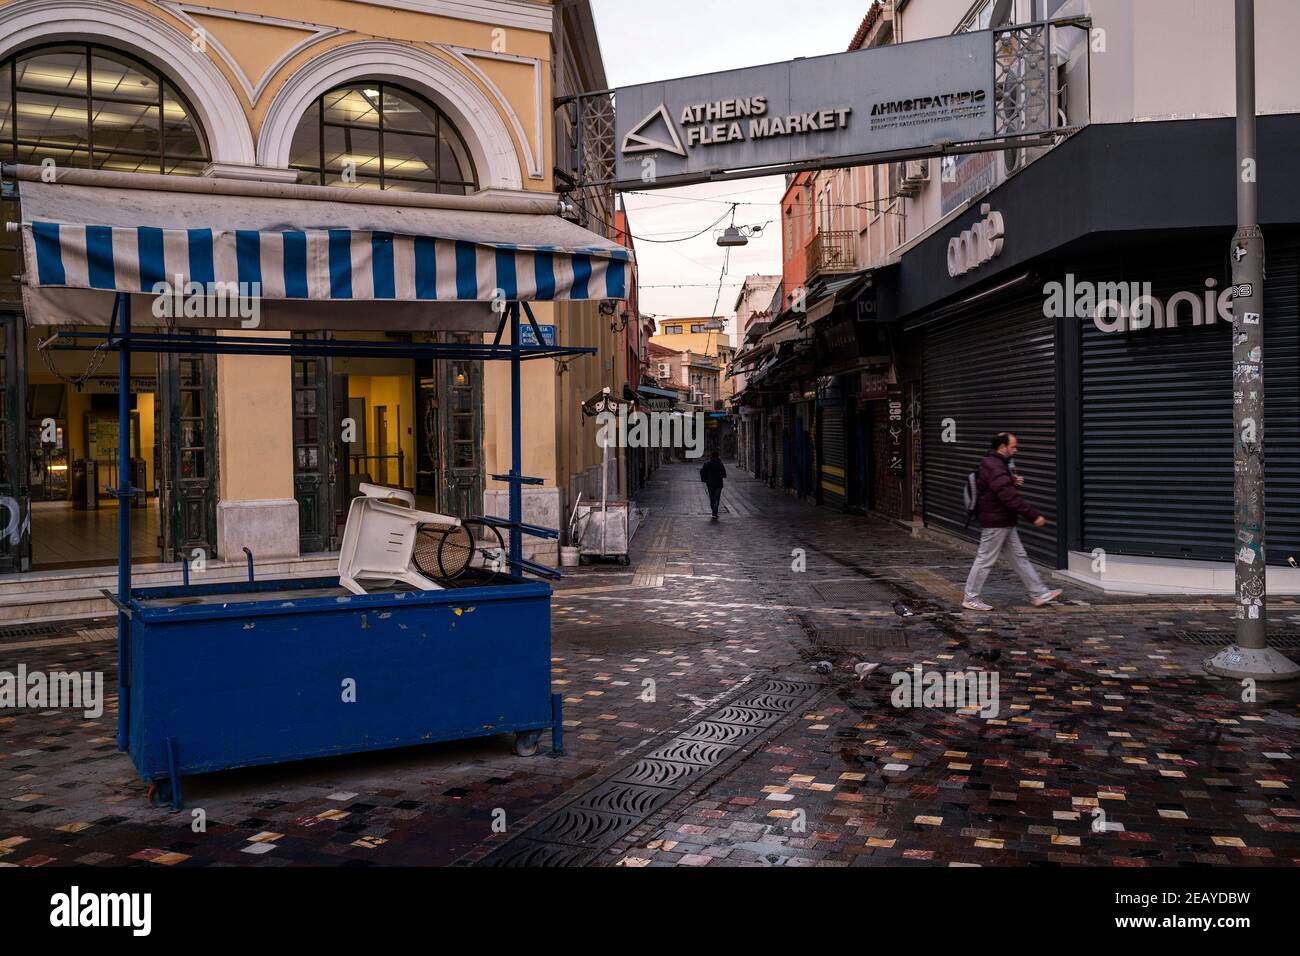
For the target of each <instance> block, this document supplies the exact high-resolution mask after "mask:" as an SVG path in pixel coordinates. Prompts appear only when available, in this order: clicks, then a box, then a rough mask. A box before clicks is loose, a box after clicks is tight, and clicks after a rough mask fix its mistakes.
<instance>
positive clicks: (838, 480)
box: [820, 387, 848, 508]
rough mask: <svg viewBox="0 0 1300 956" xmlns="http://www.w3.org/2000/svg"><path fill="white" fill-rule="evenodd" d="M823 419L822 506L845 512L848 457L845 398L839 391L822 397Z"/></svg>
mask: <svg viewBox="0 0 1300 956" xmlns="http://www.w3.org/2000/svg"><path fill="white" fill-rule="evenodd" d="M820 416H821V455H820V462H821V467H820V470H821V475H820V479H821V488H822V504H825V505H829V506H831V507H833V508H843V507H844V503H845V500H846V499H845V489H846V487H847V481H848V472H847V470H846V469H847V461H848V456H847V455H846V454H845V447H844V441H845V438H844V398H843V396H842V395H841V394H840V389H839V388H838V387H834V388H831V389H829V390H827V392H826V393H825V395H824V396H823V397H822V399H821V402H820Z"/></svg>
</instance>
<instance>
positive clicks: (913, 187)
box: [898, 159, 930, 196]
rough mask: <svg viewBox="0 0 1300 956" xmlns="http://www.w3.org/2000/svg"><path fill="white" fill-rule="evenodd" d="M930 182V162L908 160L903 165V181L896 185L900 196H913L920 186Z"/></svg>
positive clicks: (926, 160)
mask: <svg viewBox="0 0 1300 956" xmlns="http://www.w3.org/2000/svg"><path fill="white" fill-rule="evenodd" d="M929 181H930V161H929V160H928V159H909V160H908V161H907V162H906V163H904V164H903V179H902V182H900V183H899V185H898V192H899V195H901V196H915V195H917V194H918V193H919V192H920V191H921V186H922V185H924V184H925V183H928V182H929Z"/></svg>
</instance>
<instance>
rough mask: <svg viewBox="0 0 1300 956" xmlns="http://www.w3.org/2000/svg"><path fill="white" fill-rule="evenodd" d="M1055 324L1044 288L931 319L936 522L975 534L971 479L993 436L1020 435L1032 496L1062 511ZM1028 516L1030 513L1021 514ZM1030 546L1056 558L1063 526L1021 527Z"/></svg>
mask: <svg viewBox="0 0 1300 956" xmlns="http://www.w3.org/2000/svg"><path fill="white" fill-rule="evenodd" d="M1055 352H1056V349H1055V328H1054V323H1053V320H1051V319H1049V318H1047V317H1046V316H1045V315H1044V314H1043V298H1042V295H1041V293H1040V292H1038V291H1037V290H1035V291H1034V292H1024V291H1022V292H1020V293H1019V294H1017V295H1012V296H1005V297H1003V298H1002V299H1001V300H1000V302H997V303H993V304H990V305H987V306H983V307H982V308H981V309H979V310H978V311H969V312H966V313H964V314H961V315H958V316H954V317H952V318H950V319H946V320H944V321H942V322H936V323H934V324H932V325H929V326H927V327H925V329H924V373H923V382H922V390H923V397H922V407H923V416H924V436H923V442H924V466H923V475H924V488H925V494H924V503H925V504H924V507H925V520H926V522H927V524H930V525H933V526H936V527H939V528H941V529H943V530H946V531H951V532H955V533H957V534H960V535H962V536H964V537H967V538H976V537H978V535H979V527H978V525H975V524H973V523H972V524H971V526H970V527H964V526H965V525H966V506H965V503H964V501H963V497H962V488H963V486H964V484H965V481H966V475H967V474H968V473H969V472H971V471H973V470H974V469H975V467H976V466H977V465H978V464H979V460H980V458H981V457H982V456H983V455H984V453H985V451H987V449H988V446H989V440H990V439H991V438H992V437H993V436H994V435H996V434H997V433H999V432H1003V431H1009V432H1012V433H1014V434H1015V435H1016V436H1017V437H1018V438H1019V439H1020V454H1019V455H1018V456H1017V459H1016V465H1017V471H1018V473H1019V474H1021V475H1023V476H1024V478H1025V485H1024V487H1023V488H1022V489H1021V492H1022V494H1024V496H1025V498H1026V499H1027V500H1028V501H1029V502H1030V503H1031V504H1032V505H1033V506H1034V507H1035V508H1037V509H1038V510H1039V511H1041V512H1042V513H1043V514H1045V515H1047V516H1048V519H1049V520H1051V519H1052V518H1054V516H1055V513H1056V463H1057V456H1056V374H1055V362H1056V355H1055ZM1022 524H1023V523H1022ZM1021 534H1022V537H1023V539H1024V542H1025V547H1026V548H1027V549H1028V550H1029V552H1030V554H1031V555H1033V556H1034V557H1035V558H1037V559H1038V560H1041V561H1045V562H1048V563H1055V561H1056V536H1055V526H1054V525H1049V526H1048V527H1047V528H1044V529H1041V530H1040V529H1037V528H1030V527H1028V526H1027V525H1026V526H1024V527H1022V530H1021Z"/></svg>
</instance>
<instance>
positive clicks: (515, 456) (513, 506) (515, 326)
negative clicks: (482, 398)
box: [506, 302, 524, 578]
mask: <svg viewBox="0 0 1300 956" xmlns="http://www.w3.org/2000/svg"><path fill="white" fill-rule="evenodd" d="M506 308H507V309H509V311H510V478H511V481H510V561H511V564H510V574H511V576H512V577H516V578H522V577H523V576H524V570H523V568H521V567H520V566H519V564H518V561H519V559H520V558H522V557H523V551H524V549H523V532H522V531H520V529H519V525H520V522H522V521H523V520H524V499H523V486H522V485H521V484H520V482H519V478H520V476H521V475H523V473H524V453H523V421H522V415H521V409H520V388H519V303H518V302H511V303H510V304H509V305H508V306H506Z"/></svg>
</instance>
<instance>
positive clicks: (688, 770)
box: [614, 757, 709, 789]
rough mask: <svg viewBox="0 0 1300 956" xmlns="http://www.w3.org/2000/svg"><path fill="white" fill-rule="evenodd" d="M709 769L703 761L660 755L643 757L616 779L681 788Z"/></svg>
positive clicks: (625, 781) (652, 785) (622, 781)
mask: <svg viewBox="0 0 1300 956" xmlns="http://www.w3.org/2000/svg"><path fill="white" fill-rule="evenodd" d="M708 769H709V767H708V765H707V764H702V763H676V762H675V761H672V760H662V759H660V758H658V757H642V758H641V759H640V760H638V761H637V762H636V763H634V764H632V766H630V767H628V768H627V769H626V770H624V771H623V772H622V773H620V774H617V775H616V776H615V777H614V780H615V781H617V782H619V783H631V784H646V785H648V786H651V787H665V788H674V789H681V788H682V787H684V786H686V784H688V783H690V782H691V781H692V780H694V779H695V778H696V777H698V776H699V775H700V774H702V773H705V772H707V771H708Z"/></svg>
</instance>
